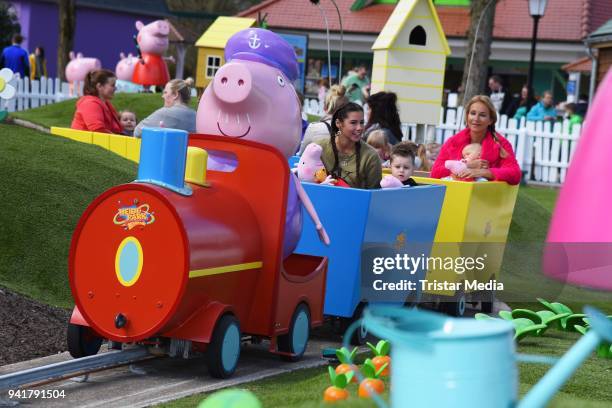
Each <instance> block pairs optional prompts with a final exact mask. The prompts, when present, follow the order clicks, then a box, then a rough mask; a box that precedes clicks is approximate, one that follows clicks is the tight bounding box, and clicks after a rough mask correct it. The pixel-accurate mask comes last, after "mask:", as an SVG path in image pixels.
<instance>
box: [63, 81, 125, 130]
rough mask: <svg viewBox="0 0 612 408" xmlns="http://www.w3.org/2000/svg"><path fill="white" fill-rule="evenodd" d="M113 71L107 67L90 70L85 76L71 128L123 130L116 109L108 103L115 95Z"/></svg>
mask: <svg viewBox="0 0 612 408" xmlns="http://www.w3.org/2000/svg"><path fill="white" fill-rule="evenodd" d="M116 80H117V78H116V77H115V73H114V72H112V71H109V70H107V69H99V70H96V71H91V72H89V73H88V74H87V75H86V76H85V83H84V84H83V96H82V97H81V98H80V99H79V100H78V101H77V103H76V112H74V118H73V119H72V125H70V127H71V128H72V129H78V130H90V131H92V132H101V133H117V134H121V133H122V132H123V127H122V126H121V123H120V122H119V116H118V115H117V111H116V110H115V108H114V107H113V105H112V104H111V103H110V101H111V99H113V96H115V81H116Z"/></svg>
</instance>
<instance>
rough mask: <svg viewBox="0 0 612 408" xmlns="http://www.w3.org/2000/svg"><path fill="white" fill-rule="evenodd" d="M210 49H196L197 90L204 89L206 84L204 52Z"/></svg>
mask: <svg viewBox="0 0 612 408" xmlns="http://www.w3.org/2000/svg"><path fill="white" fill-rule="evenodd" d="M209 49H210V48H199V49H198V62H197V64H196V81H195V86H196V87H197V88H204V87H205V86H206V85H208V83H207V82H206V60H205V58H206V52H207V51H208V50H209Z"/></svg>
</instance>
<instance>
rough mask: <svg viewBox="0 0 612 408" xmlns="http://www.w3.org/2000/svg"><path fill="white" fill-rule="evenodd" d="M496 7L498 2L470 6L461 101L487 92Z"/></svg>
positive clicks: (485, 0)
mask: <svg viewBox="0 0 612 408" xmlns="http://www.w3.org/2000/svg"><path fill="white" fill-rule="evenodd" d="M496 5H497V0H472V3H471V5H470V31H469V34H468V46H467V55H466V58H465V64H464V66H463V79H462V80H461V89H462V91H461V92H460V94H459V100H460V101H463V102H467V101H469V100H470V99H471V98H472V97H473V96H474V95H478V94H481V93H482V92H484V90H485V85H486V81H487V74H488V72H487V69H488V66H489V56H490V54H491V42H492V41H493V24H494V20H495V6H496Z"/></svg>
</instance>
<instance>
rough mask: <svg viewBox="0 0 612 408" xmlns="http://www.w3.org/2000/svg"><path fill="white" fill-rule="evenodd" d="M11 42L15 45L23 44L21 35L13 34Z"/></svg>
mask: <svg viewBox="0 0 612 408" xmlns="http://www.w3.org/2000/svg"><path fill="white" fill-rule="evenodd" d="M13 42H14V43H15V44H21V43H22V42H23V35H21V34H13Z"/></svg>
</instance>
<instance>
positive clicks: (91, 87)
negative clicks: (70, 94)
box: [83, 69, 117, 96]
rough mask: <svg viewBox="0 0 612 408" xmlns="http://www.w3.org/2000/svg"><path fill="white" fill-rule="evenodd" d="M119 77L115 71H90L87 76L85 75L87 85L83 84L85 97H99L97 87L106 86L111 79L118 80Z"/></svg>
mask: <svg viewBox="0 0 612 408" xmlns="http://www.w3.org/2000/svg"><path fill="white" fill-rule="evenodd" d="M116 77H117V76H116V75H115V73H114V72H113V71H109V70H108V69H97V70H95V71H89V72H88V73H87V75H85V83H84V84H83V95H93V96H98V88H96V85H98V84H100V85H104V84H106V83H107V82H108V80H109V79H111V78H116Z"/></svg>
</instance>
